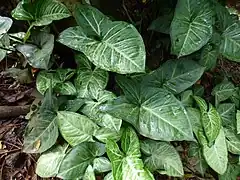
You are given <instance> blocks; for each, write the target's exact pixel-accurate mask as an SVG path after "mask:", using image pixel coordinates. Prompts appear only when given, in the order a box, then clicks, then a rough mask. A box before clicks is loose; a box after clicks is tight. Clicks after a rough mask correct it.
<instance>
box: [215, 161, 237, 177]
mask: <svg viewBox="0 0 240 180" xmlns="http://www.w3.org/2000/svg"><path fill="white" fill-rule="evenodd" d="M239 175H240V166H239V165H236V164H228V167H227V170H226V172H225V173H224V174H223V175H218V178H219V180H226V179H227V180H236V179H237V178H238V176H239Z"/></svg>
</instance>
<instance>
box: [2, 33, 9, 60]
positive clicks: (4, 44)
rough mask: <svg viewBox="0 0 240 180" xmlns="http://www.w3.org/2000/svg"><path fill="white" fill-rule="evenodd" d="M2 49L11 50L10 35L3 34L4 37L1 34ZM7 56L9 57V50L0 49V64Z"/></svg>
mask: <svg viewBox="0 0 240 180" xmlns="http://www.w3.org/2000/svg"><path fill="white" fill-rule="evenodd" d="M0 47H2V48H6V49H11V48H10V40H9V36H8V34H2V35H1V34H0ZM6 55H7V50H5V49H0V62H1V60H3V59H4V58H5V56H6Z"/></svg>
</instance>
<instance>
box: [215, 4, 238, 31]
mask: <svg viewBox="0 0 240 180" xmlns="http://www.w3.org/2000/svg"><path fill="white" fill-rule="evenodd" d="M214 10H215V11H216V24H215V25H216V27H217V29H219V30H220V32H223V31H224V30H225V29H227V28H228V27H229V26H231V25H232V24H233V23H234V22H236V20H235V19H234V17H233V16H232V15H231V14H230V13H229V11H228V10H227V8H225V7H224V6H222V5H221V4H219V3H215V7H214Z"/></svg>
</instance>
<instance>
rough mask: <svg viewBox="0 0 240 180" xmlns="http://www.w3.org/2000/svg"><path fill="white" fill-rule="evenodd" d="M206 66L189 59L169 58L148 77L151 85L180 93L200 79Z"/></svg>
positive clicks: (147, 80) (148, 83) (147, 79)
mask: <svg viewBox="0 0 240 180" xmlns="http://www.w3.org/2000/svg"><path fill="white" fill-rule="evenodd" d="M203 72H204V67H202V66H200V65H199V64H197V63H196V62H194V61H192V60H188V59H180V60H169V61H167V62H166V63H164V64H163V65H162V66H161V67H160V68H158V69H157V70H155V71H154V72H153V73H150V74H149V75H148V76H147V77H146V80H145V81H146V83H147V85H149V86H154V87H164V88H166V89H167V90H170V91H171V92H173V93H174V94H178V93H180V92H182V91H184V90H186V89H187V88H189V87H191V86H192V85H193V84H194V83H195V82H196V81H197V80H199V79H200V78H201V76H202V74H203Z"/></svg>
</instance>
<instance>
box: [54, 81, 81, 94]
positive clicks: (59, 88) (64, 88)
mask: <svg viewBox="0 0 240 180" xmlns="http://www.w3.org/2000/svg"><path fill="white" fill-rule="evenodd" d="M54 91H55V92H57V93H59V94H60V95H76V94H77V90H76V88H75V86H74V85H73V84H72V83H71V82H65V83H62V82H61V83H58V84H56V86H55V87H54Z"/></svg>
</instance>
